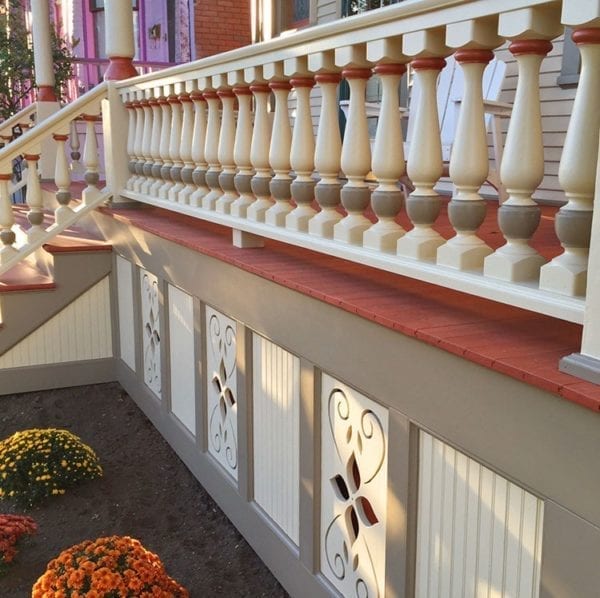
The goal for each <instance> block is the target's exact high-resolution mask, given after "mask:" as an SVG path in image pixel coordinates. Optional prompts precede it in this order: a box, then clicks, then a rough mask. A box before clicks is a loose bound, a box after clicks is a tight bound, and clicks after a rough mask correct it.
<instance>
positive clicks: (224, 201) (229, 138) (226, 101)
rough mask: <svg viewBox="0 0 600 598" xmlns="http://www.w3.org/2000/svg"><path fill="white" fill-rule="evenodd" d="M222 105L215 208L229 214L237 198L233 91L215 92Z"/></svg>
mask: <svg viewBox="0 0 600 598" xmlns="http://www.w3.org/2000/svg"><path fill="white" fill-rule="evenodd" d="M217 94H218V96H219V98H221V104H222V105H223V111H222V117H221V131H220V134H219V153H218V157H219V163H220V164H221V167H222V171H221V173H220V174H219V186H220V187H221V189H222V190H223V195H221V197H220V198H219V199H218V200H217V202H216V204H215V208H216V210H217V212H220V213H221V214H229V212H230V210H231V204H232V203H233V202H234V201H235V200H236V199H237V198H238V194H237V193H236V190H235V183H234V179H235V161H234V159H233V148H234V145H235V113H234V110H233V105H234V103H235V94H234V93H233V91H231V90H229V89H227V90H220V91H218V92H217Z"/></svg>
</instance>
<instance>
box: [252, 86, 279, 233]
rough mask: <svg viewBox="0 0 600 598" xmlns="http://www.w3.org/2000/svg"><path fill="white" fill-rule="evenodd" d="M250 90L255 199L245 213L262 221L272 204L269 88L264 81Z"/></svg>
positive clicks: (253, 190)
mask: <svg viewBox="0 0 600 598" xmlns="http://www.w3.org/2000/svg"><path fill="white" fill-rule="evenodd" d="M250 91H251V92H252V93H253V94H254V101H255V108H254V130H253V131H252V144H251V146H250V160H251V162H252V166H253V167H254V169H255V171H256V174H255V175H254V176H253V177H252V182H251V185H252V192H253V193H254V195H255V196H256V201H254V202H252V204H251V205H250V206H249V207H248V210H247V212H246V215H247V217H248V219H249V220H254V221H256V222H264V221H265V213H266V211H267V210H268V209H269V208H270V207H271V206H272V205H273V201H272V200H271V189H270V186H269V183H270V182H271V164H270V162H269V148H270V146H271V121H270V119H269V112H268V104H269V95H270V94H271V89H270V87H269V86H268V85H266V84H265V83H256V84H254V85H251V86H250Z"/></svg>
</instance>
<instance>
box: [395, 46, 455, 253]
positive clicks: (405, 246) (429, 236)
mask: <svg viewBox="0 0 600 598" xmlns="http://www.w3.org/2000/svg"><path fill="white" fill-rule="evenodd" d="M445 65H446V61H445V60H444V59H443V58H440V57H425V58H417V59H415V60H413V61H412V62H411V66H412V68H413V69H414V72H415V79H416V83H415V84H418V85H419V86H420V92H421V93H420V94H419V103H418V105H417V106H415V107H414V108H413V110H414V111H416V113H415V114H414V115H413V116H412V117H411V118H414V119H415V125H414V128H413V130H414V132H415V134H414V136H413V140H412V141H411V145H410V148H409V152H408V165H407V171H408V176H409V177H410V179H411V180H412V182H413V185H414V187H415V190H414V191H413V192H412V193H411V194H410V195H409V197H408V198H407V200H406V211H407V213H408V216H409V218H410V219H411V221H412V223H413V224H414V228H413V229H412V230H410V231H409V232H408V233H406V235H404V236H403V237H401V238H400V239H398V243H397V252H398V255H402V256H405V257H410V258H414V259H419V260H434V259H435V257H436V254H437V249H438V247H439V246H440V245H442V244H443V243H444V238H443V237H442V236H441V235H440V234H439V233H438V232H437V231H436V230H434V229H433V224H434V223H435V221H436V220H437V217H438V215H439V213H440V198H439V196H438V194H437V193H436V192H435V191H434V189H433V188H434V186H435V184H436V183H437V181H438V179H439V178H440V177H441V176H442V173H443V159H442V142H441V139H440V124H439V118H438V108H437V80H438V76H439V74H440V71H441V70H442V69H443V68H444V66H445Z"/></svg>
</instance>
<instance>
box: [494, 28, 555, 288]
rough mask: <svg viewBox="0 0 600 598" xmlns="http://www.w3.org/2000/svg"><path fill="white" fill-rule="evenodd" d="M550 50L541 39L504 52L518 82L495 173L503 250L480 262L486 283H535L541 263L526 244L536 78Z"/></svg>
mask: <svg viewBox="0 0 600 598" xmlns="http://www.w3.org/2000/svg"><path fill="white" fill-rule="evenodd" d="M551 49H552V44H551V43H550V42H549V41H547V40H544V39H523V40H517V41H513V42H512V43H511V44H510V46H509V50H510V52H511V53H512V54H513V55H514V56H515V57H516V59H517V64H518V68H519V79H518V82H517V91H516V95H515V102H514V105H513V110H512V114H511V118H510V123H509V125H508V133H507V134H506V144H505V146H504V154H503V158H502V166H501V168H500V179H501V180H502V184H503V185H504V186H505V187H506V190H507V192H508V199H507V200H506V201H505V202H504V203H503V204H502V205H501V206H500V208H499V209H498V224H499V226H500V230H501V231H502V233H503V235H504V238H505V239H506V244H505V245H503V246H502V247H500V249H498V250H497V251H496V252H495V253H493V254H492V255H490V256H488V257H487V258H486V259H485V262H484V274H485V275H486V276H489V277H491V278H498V279H501V280H507V281H511V282H518V281H525V280H536V279H537V278H538V276H539V271H540V267H541V266H542V264H543V263H544V262H545V260H544V258H543V257H542V256H541V255H540V254H539V253H538V252H537V251H536V250H535V249H534V248H533V247H531V245H529V241H530V239H531V237H532V236H533V233H534V232H535V231H536V230H537V227H538V225H539V223H540V216H541V212H540V208H539V206H538V205H537V203H536V202H535V201H534V200H533V197H532V196H533V194H534V192H535V190H536V189H537V187H538V185H539V184H540V183H541V182H542V179H543V178H544V144H543V140H542V115H541V106H540V83H539V76H540V67H541V65H542V60H543V59H544V57H545V56H546V54H547V53H548V52H550V50H551ZM524 148H526V149H524Z"/></svg>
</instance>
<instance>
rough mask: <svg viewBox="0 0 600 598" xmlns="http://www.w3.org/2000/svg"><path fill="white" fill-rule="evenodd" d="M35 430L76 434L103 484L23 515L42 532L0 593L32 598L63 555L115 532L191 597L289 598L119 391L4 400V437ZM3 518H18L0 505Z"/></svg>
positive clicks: (0, 402)
mask: <svg viewBox="0 0 600 598" xmlns="http://www.w3.org/2000/svg"><path fill="white" fill-rule="evenodd" d="M35 427H39V428H42V427H58V428H66V429H68V430H71V431H72V432H74V433H75V434H77V435H78V436H81V438H82V439H83V440H84V442H86V443H87V444H89V445H90V446H91V447H92V448H93V449H94V450H95V451H96V452H97V454H98V456H99V457H100V460H101V462H102V466H103V467H104V477H103V478H101V479H98V480H94V481H91V482H87V483H85V484H84V485H82V486H79V487H77V488H73V489H71V490H70V491H68V492H67V494H65V495H64V496H62V497H58V498H56V499H55V500H51V501H49V502H47V503H46V504H44V505H42V506H40V507H36V508H34V509H32V510H31V511H30V512H29V514H30V515H31V516H32V517H33V518H34V519H35V520H36V521H37V523H38V526H39V532H38V534H37V535H36V536H34V537H33V538H32V539H30V540H27V541H26V543H24V544H23V545H22V548H21V551H20V553H19V555H18V557H17V561H16V563H15V564H14V566H13V567H12V568H11V570H10V572H9V573H8V575H7V576H6V577H4V578H3V579H0V596H2V597H6V598H25V597H27V596H30V595H31V587H32V585H33V584H34V582H35V581H36V579H37V578H38V577H39V576H40V575H41V574H42V573H43V572H44V570H45V568H46V563H47V562H48V561H49V560H51V559H52V558H54V557H55V556H57V555H58V554H59V553H60V552H61V551H62V550H63V549H65V548H68V547H69V546H72V545H73V544H77V543H79V542H81V541H83V540H86V539H94V538H98V537H101V536H106V535H112V534H119V535H129V536H132V537H135V538H137V539H139V540H140V541H141V542H142V544H143V545H144V546H145V547H146V548H148V549H149V550H152V551H153V552H156V553H157V554H158V555H159V556H160V557H161V559H162V560H163V562H164V563H165V566H166V568H167V571H168V573H169V574H170V575H171V576H172V577H174V578H175V579H177V580H178V581H179V582H180V583H181V584H182V585H183V586H185V587H186V588H188V590H189V591H190V595H191V596H192V597H202V598H208V597H211V596H227V597H234V596H253V597H255V596H269V597H271V596H273V597H285V596H287V594H286V593H285V591H284V590H283V588H282V587H281V586H280V585H279V584H278V583H277V581H276V580H275V578H274V577H273V576H272V575H271V573H270V572H269V570H268V569H267V568H266V567H265V565H264V564H263V563H262V561H261V560H260V559H259V558H258V556H257V555H256V553H255V552H254V551H253V550H252V548H250V546H249V545H248V544H247V543H246V542H245V540H244V539H243V538H242V537H241V536H240V534H239V533H238V532H237V530H236V529H235V528H234V527H233V525H232V524H231V523H230V522H229V520H228V519H227V517H226V516H225V515H224V514H223V512H222V511H221V510H220V509H219V507H217V505H216V504H215V502H214V501H213V500H212V499H211V498H210V496H209V495H208V494H207V493H206V491H205V490H204V489H203V488H202V486H200V484H199V483H198V482H197V481H196V479H195V478H194V477H193V476H192V474H191V473H190V472H189V471H188V469H187V468H186V467H185V465H184V464H183V463H182V462H181V461H180V460H179V458H178V457H177V455H176V454H175V453H174V452H173V451H172V450H171V448H170V447H169V445H168V444H167V443H166V442H165V441H164V440H163V438H162V436H160V434H159V433H158V432H157V431H156V429H155V428H154V427H153V426H152V424H151V423H150V422H149V421H148V419H147V418H146V417H145V416H144V414H143V413H142V412H141V411H140V410H139V409H138V408H137V406H136V405H135V403H134V402H133V401H132V400H131V399H130V398H129V396H128V395H127V394H126V393H125V392H124V391H123V389H122V388H121V387H120V386H119V385H118V384H99V385H95V386H85V387H79V388H68V389H61V390H54V391H47V392H43V393H28V394H22V395H15V396H7V397H2V398H0V438H6V437H7V436H9V435H11V434H13V433H14V432H16V431H18V430H24V429H27V428H35ZM0 512H17V511H15V510H13V509H12V508H11V506H10V505H9V504H8V503H5V504H3V503H2V502H0Z"/></svg>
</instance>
